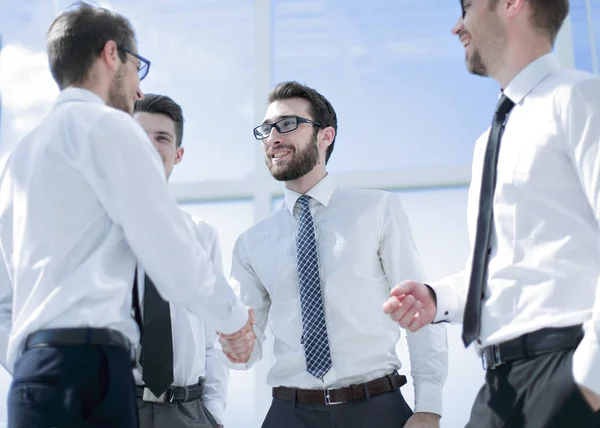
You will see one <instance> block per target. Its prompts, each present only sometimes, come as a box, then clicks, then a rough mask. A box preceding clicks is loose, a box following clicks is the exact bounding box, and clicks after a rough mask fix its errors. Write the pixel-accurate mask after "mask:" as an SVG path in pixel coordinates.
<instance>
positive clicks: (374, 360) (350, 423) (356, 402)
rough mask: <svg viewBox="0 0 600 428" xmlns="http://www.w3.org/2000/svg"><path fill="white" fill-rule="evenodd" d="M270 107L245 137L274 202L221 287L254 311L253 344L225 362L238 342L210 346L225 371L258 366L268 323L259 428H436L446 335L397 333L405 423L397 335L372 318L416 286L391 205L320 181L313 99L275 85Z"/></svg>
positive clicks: (324, 149) (325, 104) (393, 327)
mask: <svg viewBox="0 0 600 428" xmlns="http://www.w3.org/2000/svg"><path fill="white" fill-rule="evenodd" d="M269 103H270V104H269V107H268V110H267V112H266V115H265V120H264V121H263V123H262V124H260V125H259V126H257V127H256V128H255V129H254V136H255V137H256V139H258V140H259V141H261V142H262V146H263V150H264V153H265V160H266V164H267V167H268V168H269V170H270V172H271V174H272V175H273V177H274V178H275V179H277V180H279V181H283V182H285V189H284V193H285V204H283V206H282V207H281V208H280V209H279V210H277V211H276V212H275V213H274V214H272V215H271V216H269V217H267V218H266V219H264V220H263V221H261V222H260V223H258V224H257V225H255V226H253V227H252V228H250V229H249V230H247V231H246V232H244V233H243V234H242V235H241V236H240V237H239V238H238V240H237V242H236V245H235V248H234V252H233V262H232V269H231V281H232V285H233V286H234V287H236V288H238V289H239V293H240V295H241V297H242V300H243V301H244V302H245V303H246V304H248V305H252V307H254V308H255V309H256V334H257V342H256V344H255V346H254V348H253V349H251V352H252V353H251V355H250V357H249V358H244V359H239V358H236V357H235V355H229V354H234V353H239V352H241V351H246V350H247V348H245V344H244V343H240V341H238V340H237V338H236V336H237V335H233V336H231V335H230V336H228V337H227V336H221V337H220V341H221V346H222V348H223V350H224V352H225V353H226V354H228V361H229V362H231V363H232V364H231V366H232V367H233V368H244V369H247V368H249V367H251V366H252V365H253V364H255V363H256V362H257V361H258V360H260V358H261V356H262V344H263V342H264V340H265V335H264V332H265V328H266V324H267V321H268V322H269V325H270V327H271V331H272V333H273V336H274V338H275V342H274V352H275V359H276V361H275V365H274V366H273V368H272V369H271V371H270V373H269V375H268V377H267V383H268V384H269V385H270V386H272V387H273V403H272V405H271V409H270V410H269V413H268V415H267V417H266V419H265V421H264V423H263V427H264V428H266V427H271V428H273V427H286V428H319V427H328V428H352V427H356V428H371V427H378V428H388V427H389V428H397V427H407V428H434V427H439V419H440V415H441V414H442V387H443V384H444V381H445V379H446V375H447V365H448V355H447V342H446V329H445V327H444V326H443V325H437V326H429V327H428V328H426V329H424V330H422V331H420V332H419V333H416V334H414V333H407V342H408V349H409V352H410V361H411V368H412V371H411V374H412V377H413V380H414V386H415V412H416V413H414V414H413V412H412V410H411V409H410V407H409V406H408V405H407V403H406V402H405V400H404V398H403V396H402V393H401V392H400V387H401V386H402V385H404V384H405V383H406V377H405V376H403V375H400V374H398V372H397V370H399V369H400V368H401V364H400V361H399V360H398V356H397V354H396V345H397V344H398V341H399V339H400V336H401V330H400V329H399V328H398V324H397V323H394V322H392V321H391V320H390V319H389V317H387V316H385V314H383V313H382V312H381V305H382V304H383V302H384V301H385V299H386V298H387V297H388V295H389V292H390V290H391V288H392V287H394V286H395V285H396V284H398V283H399V282H400V281H401V280H403V279H405V278H409V277H411V276H412V275H417V276H418V277H419V278H423V277H424V274H423V270H422V267H421V262H420V260H419V256H418V254H417V251H416V248H415V245H414V242H413V238H412V234H411V230H410V228H409V225H408V220H407V218H406V215H405V213H404V210H403V208H402V205H401V204H400V201H399V200H398V198H397V197H396V196H395V195H393V194H392V193H389V192H382V191H375V190H358V189H347V188H341V187H337V186H336V185H335V183H334V182H333V179H332V178H331V177H330V176H328V175H327V171H326V163H327V161H328V160H329V158H330V156H331V153H332V151H333V146H334V142H335V139H336V134H337V117H336V114H335V111H334V109H333V107H332V105H331V104H330V103H329V101H327V99H325V97H323V96H322V95H321V94H319V93H318V92H317V91H315V90H314V89H311V88H309V87H306V86H304V85H301V84H299V83H297V82H285V83H282V84H280V85H278V86H276V87H275V88H274V89H273V90H272V92H271V94H270V95H269ZM233 363H235V364H233ZM332 404H336V405H332Z"/></svg>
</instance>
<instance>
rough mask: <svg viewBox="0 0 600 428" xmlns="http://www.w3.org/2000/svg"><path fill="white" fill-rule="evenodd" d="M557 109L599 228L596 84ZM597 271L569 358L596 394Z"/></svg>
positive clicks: (599, 91) (599, 346)
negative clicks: (588, 309) (581, 329)
mask: <svg viewBox="0 0 600 428" xmlns="http://www.w3.org/2000/svg"><path fill="white" fill-rule="evenodd" d="M560 105H561V106H562V111H561V112H560V115H561V117H562V118H563V120H562V121H561V122H562V123H563V133H564V138H565V141H566V142H567V146H568V151H569V153H570V156H571V159H572V162H573V165H574V166H575V170H576V172H577V175H578V176H579V181H580V182H581V186H582V188H583V192H584V193H585V195H586V196H587V199H588V201H589V203H590V207H591V210H592V211H593V215H594V217H595V218H596V222H597V223H598V227H600V80H599V79H597V78H593V79H589V80H585V81H582V82H579V84H577V85H574V87H573V88H572V89H571V91H570V93H569V96H568V99H567V100H565V102H562V103H560ZM598 245H599V246H600V242H598ZM597 271H598V272H599V277H598V280H597V281H596V290H595V300H594V303H593V306H592V314H591V318H590V320H589V321H587V322H586V323H585V324H584V330H585V334H584V337H583V340H582V342H581V343H580V344H579V347H578V348H577V350H576V351H575V354H574V355H573V376H574V379H575V382H576V383H578V384H581V385H584V386H586V387H587V388H589V389H591V390H592V391H594V392H595V393H596V394H600V268H598V269H597Z"/></svg>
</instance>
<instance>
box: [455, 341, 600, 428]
mask: <svg viewBox="0 0 600 428" xmlns="http://www.w3.org/2000/svg"><path fill="white" fill-rule="evenodd" d="M574 352H575V351H574V350H566V351H558V352H552V353H548V354H544V355H541V356H538V357H533V358H529V359H525V360H519V361H515V362H513V363H510V364H504V365H502V366H500V367H498V368H496V369H495V370H488V371H487V374H486V382H485V385H484V386H483V387H482V388H481V390H480V391H479V394H478V395H477V398H476V399H475V404H474V405H473V410H472V412H471V419H470V421H469V423H468V424H467V426H466V428H596V427H600V412H597V413H596V414H594V413H593V412H592V409H591V408H590V407H589V405H588V404H587V402H586V401H585V399H584V398H583V396H582V394H581V392H580V391H579V388H578V387H577V386H576V385H575V383H574V381H573V374H572V367H573V353H574Z"/></svg>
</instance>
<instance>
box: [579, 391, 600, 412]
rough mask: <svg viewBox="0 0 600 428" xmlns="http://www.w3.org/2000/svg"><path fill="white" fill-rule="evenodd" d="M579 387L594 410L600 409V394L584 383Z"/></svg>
mask: <svg viewBox="0 0 600 428" xmlns="http://www.w3.org/2000/svg"><path fill="white" fill-rule="evenodd" d="M579 389H580V390H581V393H582V394H583V397H584V398H585V400H586V401H587V402H588V404H589V405H590V407H591V408H592V410H593V411H594V412H597V411H598V410H600V395H598V394H596V393H595V392H594V391H592V390H591V389H589V388H586V387H585V386H583V385H579Z"/></svg>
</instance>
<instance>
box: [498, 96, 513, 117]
mask: <svg viewBox="0 0 600 428" xmlns="http://www.w3.org/2000/svg"><path fill="white" fill-rule="evenodd" d="M514 106H515V103H513V102H512V101H511V99H510V98H508V97H507V96H506V95H504V94H502V96H501V97H500V100H498V104H497V105H496V114H497V115H498V116H506V115H507V114H508V113H510V111H511V110H512V108H513V107H514Z"/></svg>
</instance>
